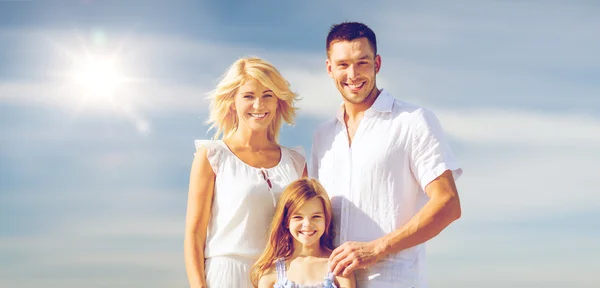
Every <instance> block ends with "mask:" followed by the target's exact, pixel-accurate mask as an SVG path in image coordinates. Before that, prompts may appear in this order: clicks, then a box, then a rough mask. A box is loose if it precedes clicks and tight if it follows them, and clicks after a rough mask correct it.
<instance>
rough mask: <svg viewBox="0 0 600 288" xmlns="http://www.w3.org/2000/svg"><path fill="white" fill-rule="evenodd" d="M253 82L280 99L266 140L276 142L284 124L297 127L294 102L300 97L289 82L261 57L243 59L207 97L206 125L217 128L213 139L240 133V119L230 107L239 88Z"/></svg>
mask: <svg viewBox="0 0 600 288" xmlns="http://www.w3.org/2000/svg"><path fill="white" fill-rule="evenodd" d="M250 79H256V80H257V81H258V82H260V83H261V84H262V85H264V86H265V87H267V88H269V89H270V90H271V91H273V93H274V94H275V97H277V98H278V100H279V101H277V103H278V104H277V110H276V111H277V112H276V115H275V117H274V118H273V121H272V122H271V124H270V125H269V127H268V130H267V138H268V139H269V140H270V141H273V142H276V143H277V141H278V137H279V129H281V125H282V124H283V123H282V121H285V122H286V123H288V124H289V125H293V124H294V118H295V117H296V110H297V108H296V107H294V102H295V101H296V100H297V95H296V93H294V92H292V91H291V90H290V84H289V82H288V81H287V80H286V79H285V78H283V76H282V75H281V73H279V71H278V70H277V69H276V68H275V66H273V65H272V64H271V63H269V62H267V61H265V60H263V59H261V58H258V57H246V58H241V59H239V60H237V61H235V62H234V63H233V64H232V65H231V66H230V67H229V69H228V70H227V72H226V73H225V74H224V75H223V76H222V77H221V78H220V81H219V83H218V84H217V87H216V88H215V89H214V90H213V91H211V92H210V94H209V96H208V98H209V99H210V100H211V102H210V116H209V119H208V121H207V122H206V124H210V125H211V126H210V129H216V132H215V134H214V136H213V138H214V139H215V140H217V139H219V138H221V137H222V138H227V137H229V136H231V135H232V134H233V133H234V132H235V131H236V130H237V128H238V124H239V122H238V118H237V115H236V114H235V111H233V110H232V109H231V108H232V107H233V105H234V97H235V94H236V93H237V91H238V88H239V87H240V86H242V85H243V84H244V83H245V82H246V81H248V80H250Z"/></svg>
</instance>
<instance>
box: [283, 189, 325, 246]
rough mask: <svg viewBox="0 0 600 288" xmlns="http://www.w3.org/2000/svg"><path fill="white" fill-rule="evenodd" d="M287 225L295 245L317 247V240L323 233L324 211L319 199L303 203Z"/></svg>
mask: <svg viewBox="0 0 600 288" xmlns="http://www.w3.org/2000/svg"><path fill="white" fill-rule="evenodd" d="M289 225H290V226H289V227H290V233H291V234H292V237H294V240H295V242H296V244H301V245H303V246H305V247H310V246H313V245H317V246H318V245H319V239H321V236H322V235H323V233H325V211H324V209H323V202H322V201H321V199H319V198H313V199H311V200H309V201H308V202H306V203H304V205H302V206H301V207H300V208H299V209H298V210H297V211H295V212H294V213H293V214H292V215H291V216H290V223H289Z"/></svg>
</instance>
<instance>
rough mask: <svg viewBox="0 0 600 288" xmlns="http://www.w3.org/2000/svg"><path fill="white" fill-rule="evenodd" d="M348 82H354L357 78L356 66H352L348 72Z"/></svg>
mask: <svg viewBox="0 0 600 288" xmlns="http://www.w3.org/2000/svg"><path fill="white" fill-rule="evenodd" d="M347 73H348V74H347V75H348V80H354V79H355V78H356V76H357V74H358V73H357V71H356V68H355V67H354V65H350V66H349V67H348V70H347Z"/></svg>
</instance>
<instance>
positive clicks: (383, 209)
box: [310, 22, 462, 288]
mask: <svg viewBox="0 0 600 288" xmlns="http://www.w3.org/2000/svg"><path fill="white" fill-rule="evenodd" d="M326 49H327V61H326V67H327V73H328V74H329V75H330V76H331V78H332V79H333V81H334V83H335V85H336V87H337V89H338V90H339V91H340V94H341V95H342V98H343V104H342V106H341V107H340V110H339V111H338V113H337V115H336V118H335V119H332V120H331V121H328V122H326V123H323V124H322V125H321V126H319V128H318V129H317V131H316V132H315V135H314V139H313V146H312V155H311V168H310V176H311V177H314V178H317V179H319V181H320V182H321V183H322V184H323V186H324V187H325V188H326V189H327V191H328V193H329V194H330V196H331V199H332V204H333V209H334V219H335V224H336V225H337V229H338V230H337V232H338V235H337V237H338V239H337V241H338V243H339V244H342V243H343V244H342V245H340V246H339V247H338V248H337V249H335V250H334V251H333V253H332V254H331V257H330V267H331V269H332V271H333V272H334V273H335V274H336V275H337V274H340V273H341V274H343V275H349V274H350V273H352V272H353V271H354V272H355V273H356V277H357V284H358V287H361V288H364V287H369V288H372V287H419V288H421V287H426V286H427V283H426V277H425V271H424V268H425V267H424V266H425V247H424V243H425V242H426V241H428V240H429V239H431V238H433V237H434V236H436V235H438V234H439V233H440V232H441V231H442V230H443V229H444V228H446V227H447V226H448V225H449V224H450V223H451V222H453V221H454V220H456V219H458V218H459V217H460V214H461V208H460V201H459V197H458V192H457V190H456V186H455V183H454V179H455V178H457V177H458V176H460V174H462V170H461V169H460V167H459V166H458V164H457V163H456V161H455V159H454V156H453V154H452V152H451V151H450V149H449V147H448V144H447V140H446V139H445V138H444V133H443V131H442V128H441V126H440V123H439V122H438V120H437V118H436V117H435V115H434V114H433V113H432V112H430V111H428V110H426V109H424V108H421V107H418V106H415V105H412V104H409V103H405V102H402V101H399V100H397V99H395V98H393V97H392V95H391V94H390V92H388V91H386V90H383V89H381V90H380V89H378V88H377V85H376V75H377V73H379V69H380V68H381V56H380V55H378V54H377V42H376V37H375V33H374V32H373V31H372V30H371V29H370V28H369V27H367V26H366V25H364V24H362V23H356V22H345V23H341V24H337V25H334V26H332V28H331V30H330V32H329V34H328V36H327V45H326Z"/></svg>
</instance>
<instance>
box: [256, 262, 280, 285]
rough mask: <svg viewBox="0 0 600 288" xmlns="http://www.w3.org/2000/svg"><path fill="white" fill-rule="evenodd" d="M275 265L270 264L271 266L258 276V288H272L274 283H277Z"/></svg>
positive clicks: (274, 263)
mask: <svg viewBox="0 0 600 288" xmlns="http://www.w3.org/2000/svg"><path fill="white" fill-rule="evenodd" d="M275 265H276V261H273V264H271V266H270V267H269V268H268V269H267V270H265V273H264V274H263V275H262V276H260V279H259V280H258V287H259V288H262V287H273V286H274V285H275V283H277V269H276V268H275V267H276V266H275Z"/></svg>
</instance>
